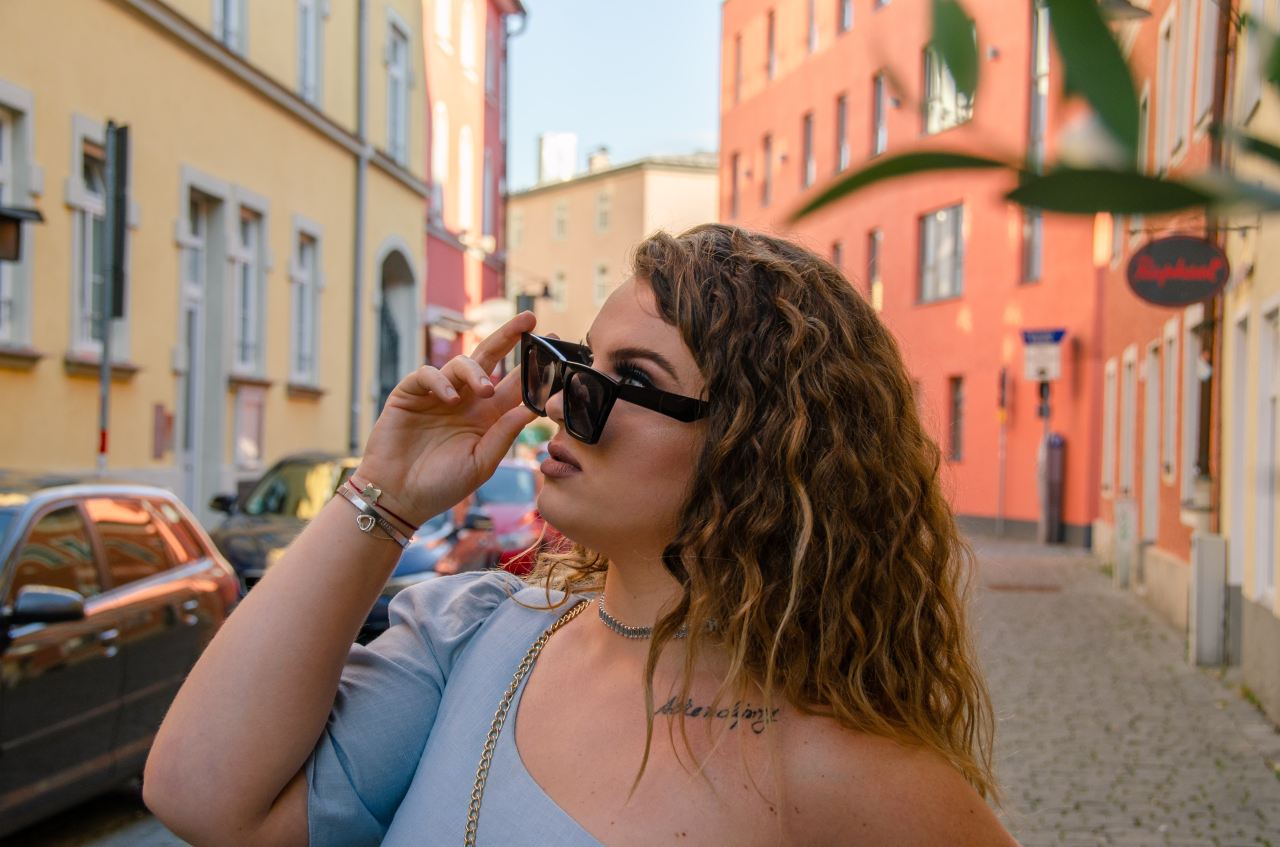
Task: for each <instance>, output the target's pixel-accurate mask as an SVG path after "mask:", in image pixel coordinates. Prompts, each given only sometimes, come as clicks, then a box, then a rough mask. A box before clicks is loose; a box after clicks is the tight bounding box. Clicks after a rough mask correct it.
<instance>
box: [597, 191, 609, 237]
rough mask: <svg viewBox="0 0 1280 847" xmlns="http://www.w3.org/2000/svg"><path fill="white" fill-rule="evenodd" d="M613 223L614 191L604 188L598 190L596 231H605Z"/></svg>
mask: <svg viewBox="0 0 1280 847" xmlns="http://www.w3.org/2000/svg"><path fill="white" fill-rule="evenodd" d="M612 223H613V192H612V191H610V190H609V189H607V188H602V189H600V190H599V191H598V192H596V232H599V233H605V232H608V231H609V227H610V226H611V225H612Z"/></svg>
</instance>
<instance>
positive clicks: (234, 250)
mask: <svg viewBox="0 0 1280 847" xmlns="http://www.w3.org/2000/svg"><path fill="white" fill-rule="evenodd" d="M231 203H232V209H233V212H234V215H233V217H232V219H231V223H232V225H233V226H234V227H235V231H234V232H232V233H230V237H229V238H228V239H227V256H228V259H230V261H231V264H232V276H231V284H232V291H233V293H232V297H231V304H232V310H231V340H232V345H231V362H232V364H231V372H232V373H233V374H235V375H238V376H248V377H257V378H262V377H263V376H265V374H266V370H267V364H266V313H267V274H268V272H269V271H270V270H271V265H272V260H271V250H270V247H269V239H268V233H269V232H270V208H271V207H270V202H269V201H268V200H267V199H266V198H265V197H261V196H259V195H257V194H253V193H252V192H249V191H246V190H245V189H243V188H238V187H237V188H233V189H232V198H231ZM246 217H252V219H253V221H254V229H255V230H256V233H255V237H256V242H255V243H254V244H253V245H246V244H245V242H244V239H243V230H242V229H241V227H242V225H243V224H242V222H243V220H245V218H246ZM246 272H247V273H249V274H250V275H251V276H250V280H249V282H250V285H249V294H248V296H247V297H245V296H243V295H244V286H243V283H244V275H245V273H246ZM245 312H247V313H248V324H249V333H250V336H251V337H250V339H249V342H250V346H251V347H252V348H253V349H254V354H253V355H252V356H250V357H247V358H246V357H244V356H242V355H241V353H242V347H244V346H245V345H244V341H245V339H244V338H243V337H242V324H243V323H244V321H243V320H242V315H243V314H244V313H245Z"/></svg>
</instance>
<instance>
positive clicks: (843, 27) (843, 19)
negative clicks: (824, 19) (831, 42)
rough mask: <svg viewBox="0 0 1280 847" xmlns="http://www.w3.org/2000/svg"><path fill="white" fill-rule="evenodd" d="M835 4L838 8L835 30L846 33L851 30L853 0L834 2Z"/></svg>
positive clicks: (837, 0)
mask: <svg viewBox="0 0 1280 847" xmlns="http://www.w3.org/2000/svg"><path fill="white" fill-rule="evenodd" d="M836 4H837V5H838V6H839V8H840V15H839V19H838V20H837V21H836V30H837V31H839V32H848V31H849V30H851V29H853V0H836Z"/></svg>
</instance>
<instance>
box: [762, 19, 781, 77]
mask: <svg viewBox="0 0 1280 847" xmlns="http://www.w3.org/2000/svg"><path fill="white" fill-rule="evenodd" d="M776 23H777V21H776V18H775V17H774V13H773V10H772V9H770V10H769V17H768V20H767V22H766V23H765V27H766V28H767V32H766V34H765V38H766V40H767V42H768V43H767V45H766V47H765V50H766V53H765V56H766V58H765V68H764V72H765V76H766V77H767V78H768V79H773V78H774V76H776V75H777V73H778V52H777V42H778V33H777V28H776Z"/></svg>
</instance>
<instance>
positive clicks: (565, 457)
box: [547, 441, 582, 470]
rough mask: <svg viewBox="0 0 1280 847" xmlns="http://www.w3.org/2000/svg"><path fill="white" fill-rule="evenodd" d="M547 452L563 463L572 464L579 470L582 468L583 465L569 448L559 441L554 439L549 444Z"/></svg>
mask: <svg viewBox="0 0 1280 847" xmlns="http://www.w3.org/2000/svg"><path fill="white" fill-rule="evenodd" d="M547 453H548V454H549V455H550V456H551V458H552V459H554V460H555V461H557V462H560V463H561V464H565V465H571V466H573V467H574V468H576V469H577V470H582V465H580V464H579V463H578V460H577V459H575V458H574V456H573V454H572V453H570V452H569V448H567V447H565V446H564V445H563V444H561V443H560V442H558V441H552V442H551V443H549V444H548V445H547Z"/></svg>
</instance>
